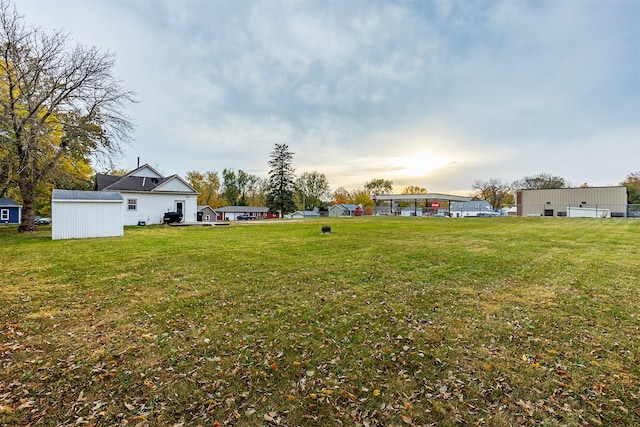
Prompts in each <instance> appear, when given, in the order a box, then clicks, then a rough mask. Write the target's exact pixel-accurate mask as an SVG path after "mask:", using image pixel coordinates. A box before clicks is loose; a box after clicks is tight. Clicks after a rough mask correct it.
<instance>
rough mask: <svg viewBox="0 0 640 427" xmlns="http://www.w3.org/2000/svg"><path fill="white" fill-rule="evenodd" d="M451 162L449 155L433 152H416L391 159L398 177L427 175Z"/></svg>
mask: <svg viewBox="0 0 640 427" xmlns="http://www.w3.org/2000/svg"><path fill="white" fill-rule="evenodd" d="M451 162H452V161H451V159H450V158H449V157H447V156H444V155H441V154H433V153H414V154H412V155H409V156H404V157H395V158H393V159H391V164H392V165H393V169H394V171H396V173H397V175H398V178H413V177H426V176H428V175H430V174H432V173H433V172H435V171H436V170H438V169H441V168H443V167H445V166H447V165H449V164H450V163H451Z"/></svg>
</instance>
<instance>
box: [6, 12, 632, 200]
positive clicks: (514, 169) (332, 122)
mask: <svg viewBox="0 0 640 427" xmlns="http://www.w3.org/2000/svg"><path fill="white" fill-rule="evenodd" d="M16 6H17V9H18V12H19V13H20V14H21V15H24V17H25V19H26V21H27V22H28V23H29V24H32V25H35V26H39V27H42V28H43V29H45V30H47V31H51V30H54V29H63V30H65V31H66V32H68V33H69V34H70V36H71V37H72V38H73V39H74V40H77V41H78V42H80V43H82V44H85V45H92V46H97V47H99V48H103V49H106V50H110V51H112V52H114V53H115V54H116V58H117V65H116V69H115V74H116V76H117V77H118V78H119V79H121V80H122V81H123V82H124V84H125V85H126V86H127V87H129V88H131V89H132V90H134V91H135V92H136V98H137V100H138V101H139V102H138V103H137V104H135V105H132V106H131V107H130V108H129V109H128V115H129V116H130V117H131V118H132V119H133V121H134V122H135V123H136V129H135V132H134V134H133V135H132V139H133V143H132V144H131V145H130V146H128V147H127V148H126V151H125V153H124V154H123V156H122V157H121V158H120V159H118V160H117V166H119V167H121V168H124V169H133V168H135V167H136V165H137V158H138V157H140V161H141V163H149V164H150V165H152V166H154V167H157V168H158V169H159V170H160V171H162V172H164V173H165V174H167V175H169V174H173V173H178V174H180V175H182V176H184V175H185V174H186V172H187V171H191V170H197V171H201V172H204V171H219V172H221V171H222V169H224V168H229V169H235V170H238V169H242V170H244V171H245V172H249V173H252V174H255V175H259V176H261V177H264V178H266V177H267V176H268V166H267V161H268V159H269V155H270V153H271V151H272V150H273V148H274V144H275V143H286V144H288V145H289V148H290V150H291V151H292V152H293V153H295V154H294V157H293V159H294V164H293V166H294V167H295V169H296V172H297V173H298V174H301V173H303V172H311V171H314V170H316V171H318V172H321V173H324V174H325V175H326V176H327V178H328V180H329V183H330V185H331V187H332V189H336V188H337V187H340V186H343V187H345V188H346V189H348V190H350V189H353V188H362V187H363V185H364V183H365V182H367V181H369V180H371V179H373V178H384V179H389V180H393V182H394V184H395V187H396V188H395V189H396V190H397V191H398V192H399V191H400V190H401V189H402V188H403V187H405V186H408V185H418V186H421V187H425V188H427V189H428V190H429V191H430V192H443V193H452V194H462V195H466V194H468V193H469V191H470V189H471V186H472V184H473V182H474V181H475V180H483V181H484V180H488V179H491V178H498V179H501V180H503V181H505V182H511V181H514V180H516V179H519V178H522V177H524V176H530V175H535V174H539V173H551V174H553V175H559V176H561V177H563V178H565V179H566V180H567V181H568V182H569V183H571V184H574V185H580V184H581V183H583V182H587V183H588V184H589V185H592V186H599V185H616V184H618V183H619V182H620V181H622V180H624V179H625V177H626V176H627V175H628V174H629V173H631V172H635V171H639V170H640V2H639V1H637V0H560V1H516V0H511V1H493V2H491V1H481V2H480V1H478V2H476V1H460V2H458V1H445V0H437V1H429V0H423V1H415V2H414V1H375V0H368V1H364V0H353V1H349V0H345V1H338V0H323V1H293V0H284V1H277V0H267V1H243V0H239V1H231V0H228V1H215V0H214V1H196V0H192V1H188V0H184V1H179V0H167V1H160V0H153V1H152V0H120V1H118V0H100V1H99V0H82V1H80V0H57V1H51V0H18V1H16Z"/></svg>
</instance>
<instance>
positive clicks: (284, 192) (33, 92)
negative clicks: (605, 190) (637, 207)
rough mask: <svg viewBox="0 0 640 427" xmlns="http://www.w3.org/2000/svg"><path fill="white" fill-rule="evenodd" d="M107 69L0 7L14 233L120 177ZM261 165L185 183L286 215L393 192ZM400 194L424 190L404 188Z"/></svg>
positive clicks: (89, 51)
mask: <svg viewBox="0 0 640 427" xmlns="http://www.w3.org/2000/svg"><path fill="white" fill-rule="evenodd" d="M114 66H115V56H114V54H113V53H111V52H109V51H103V50H100V49H98V48H96V47H86V46H83V45H81V44H78V43H72V42H71V39H70V37H69V35H68V34H65V33H63V32H60V31H58V32H53V33H51V34H49V33H45V32H44V31H42V30H41V29H39V28H32V27H29V26H27V25H26V24H25V22H24V19H23V17H22V16H20V15H18V13H17V11H16V9H15V7H13V5H12V4H11V2H10V1H9V0H0V197H5V196H6V197H9V198H12V199H15V200H16V201H18V202H20V203H21V204H22V205H23V214H22V223H21V224H20V226H19V231H20V232H24V231H32V230H35V213H36V212H38V211H39V212H44V211H46V210H47V209H50V207H48V205H49V203H50V195H51V190H52V189H53V188H62V189H76V190H91V189H93V188H94V185H93V180H95V174H94V171H93V168H92V167H91V165H92V164H95V165H99V166H105V165H111V171H112V172H111V173H112V174H115V172H122V171H114V169H113V166H112V164H111V161H112V159H113V158H114V156H116V155H118V154H120V153H121V147H122V145H123V144H126V143H128V142H129V141H130V132H131V131H132V129H133V123H132V121H131V120H130V119H129V118H128V117H127V116H126V114H125V113H124V111H125V108H126V107H127V106H128V105H129V104H131V103H133V102H135V99H134V93H133V91H131V90H129V89H127V88H125V87H123V86H122V84H121V82H120V81H119V80H118V79H117V78H116V76H115V75H114V73H113V71H114ZM268 165H269V177H268V178H267V179H263V178H261V177H258V176H255V175H252V174H249V173H246V172H245V171H243V170H237V171H235V170H233V169H224V170H223V171H222V173H221V174H219V173H218V172H216V171H206V172H204V173H201V172H197V171H191V172H189V173H188V174H187V179H188V180H189V182H190V183H191V185H192V186H193V187H194V188H195V189H196V190H198V191H199V192H200V196H199V198H198V204H200V205H209V206H211V207H213V208H215V207H220V206H222V205H249V206H252V205H253V206H257V205H260V206H267V207H269V209H270V210H271V211H274V212H275V211H277V212H281V213H283V214H284V213H289V212H292V211H294V210H312V209H315V208H320V209H322V208H327V207H328V206H329V205H331V204H344V203H351V204H359V205H362V206H363V207H365V208H367V207H371V206H373V205H374V201H373V200H372V198H371V195H373V194H389V193H391V192H392V190H393V181H391V180H387V179H384V178H375V179H372V180H371V181H368V182H366V183H365V185H364V187H363V188H361V189H352V190H347V189H345V188H344V187H340V188H338V189H336V190H335V191H333V192H331V190H330V186H329V182H328V180H327V177H326V176H325V175H324V174H323V173H320V172H318V171H311V172H304V173H302V174H301V175H300V176H296V175H295V169H294V168H293V153H292V152H291V151H290V150H289V147H288V146H287V145H286V144H275V147H274V150H273V151H272V153H271V156H270V159H269V161H268ZM621 184H622V185H626V186H627V188H628V193H629V202H630V203H640V172H634V173H631V174H629V175H628V176H627V178H626V179H625V180H624V181H623V182H622V183H621ZM566 185H567V184H566V182H565V180H564V179H563V178H560V177H556V176H552V175H549V174H540V175H536V176H532V177H525V178H523V179H522V180H520V181H517V182H515V183H511V184H507V183H504V182H503V181H502V180H500V179H490V180H488V181H475V182H474V183H473V189H474V194H473V196H474V197H475V198H478V199H484V200H488V201H489V202H490V203H491V204H492V206H494V208H499V207H501V206H503V205H505V204H511V203H513V202H514V201H513V190H514V189H516V188H563V187H565V186H566ZM583 185H586V184H583ZM402 192H403V193H405V194H421V193H426V192H427V190H426V189H425V188H423V187H419V186H409V187H405V188H404V189H403V190H402Z"/></svg>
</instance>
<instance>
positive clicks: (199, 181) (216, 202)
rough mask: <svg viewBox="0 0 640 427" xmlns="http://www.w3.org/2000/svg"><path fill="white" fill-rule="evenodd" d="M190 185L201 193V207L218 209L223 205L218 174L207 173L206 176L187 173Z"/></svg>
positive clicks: (199, 197)
mask: <svg viewBox="0 0 640 427" xmlns="http://www.w3.org/2000/svg"><path fill="white" fill-rule="evenodd" d="M187 180H188V181H189V184H191V186H192V187H193V188H195V189H196V190H198V191H199V192H200V194H199V195H198V205H199V206H205V205H207V206H210V207H212V208H218V207H220V206H221V205H222V201H221V199H220V195H219V194H218V193H219V191H220V177H219V176H218V172H210V171H207V172H205V173H204V174H203V173H200V172H197V171H190V172H187Z"/></svg>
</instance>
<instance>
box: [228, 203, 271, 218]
mask: <svg viewBox="0 0 640 427" xmlns="http://www.w3.org/2000/svg"><path fill="white" fill-rule="evenodd" d="M216 212H217V213H218V221H235V220H237V219H238V217H240V216H248V217H249V218H251V219H267V218H273V217H274V216H273V215H270V214H269V208H267V207H265V206H224V207H222V208H217V209H216Z"/></svg>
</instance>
